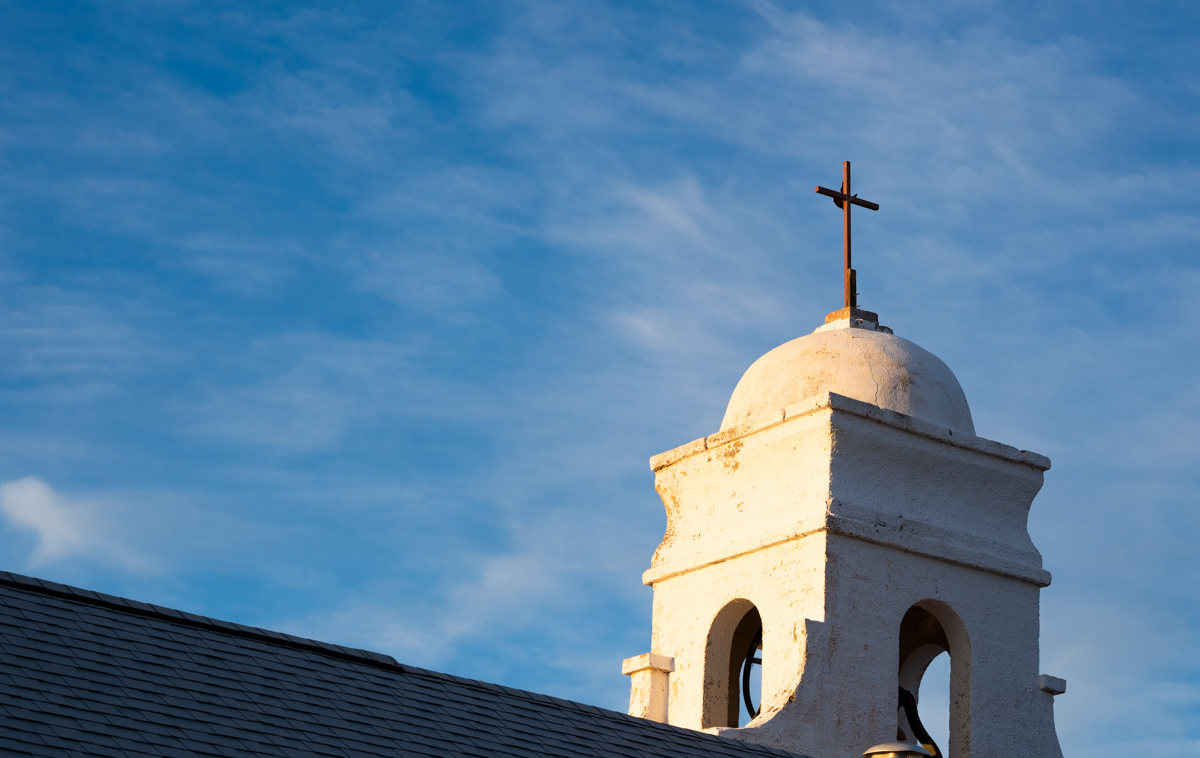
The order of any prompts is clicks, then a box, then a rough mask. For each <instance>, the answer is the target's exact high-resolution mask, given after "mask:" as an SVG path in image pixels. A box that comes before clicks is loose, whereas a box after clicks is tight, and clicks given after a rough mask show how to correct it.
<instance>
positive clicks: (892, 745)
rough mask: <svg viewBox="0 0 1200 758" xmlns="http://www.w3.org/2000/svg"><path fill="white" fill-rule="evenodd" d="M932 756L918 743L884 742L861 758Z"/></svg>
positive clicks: (916, 757) (921, 757) (925, 757)
mask: <svg viewBox="0 0 1200 758" xmlns="http://www.w3.org/2000/svg"><path fill="white" fill-rule="evenodd" d="M930 755H932V754H931V753H930V752H929V751H928V750H926V749H925V748H923V747H921V744H920V743H918V742H885V743H883V744H882V745H876V746H875V747H873V748H869V749H868V750H867V751H866V752H864V753H863V758H918V756H920V758H929V756H930Z"/></svg>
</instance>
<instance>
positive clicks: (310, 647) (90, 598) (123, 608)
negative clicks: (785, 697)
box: [0, 571, 800, 758]
mask: <svg viewBox="0 0 1200 758" xmlns="http://www.w3.org/2000/svg"><path fill="white" fill-rule="evenodd" d="M0 585H7V586H10V587H13V588H16V589H19V590H24V591H27V592H35V593H38V594H43V595H52V596H57V597H63V598H67V599H70V600H73V601H76V602H82V603H87V604H89V605H97V606H101V607H104V608H109V609H112V610H116V611H120V612H123V613H132V614H135V615H139V616H149V617H154V618H159V619H161V620H163V621H166V622H168V623H173V624H181V625H184V626H190V627H201V628H209V629H212V630H214V631H217V632H220V633H222V634H229V635H233V636H237V637H245V638H251V639H257V640H261V641H264V642H267V643H270V644H275V645H280V646H283V647H289V648H293V649H300V650H307V651H310V652H315V653H319V654H321V655H327V656H330V657H333V658H339V659H342V660H347V661H350V662H353V663H365V664H367V665H370V666H373V667H376V668H382V669H388V670H393V671H396V670H398V671H402V672H404V673H406V674H410V675H416V676H422V677H428V678H431V679H440V680H443V681H447V680H448V681H452V682H455V683H458V684H463V685H468V686H471V687H475V688H481V689H492V690H496V689H499V690H501V691H503V692H504V693H506V694H508V695H511V696H515V697H520V698H523V699H527V700H541V701H543V702H546V701H549V702H551V703H554V704H555V705H557V706H559V707H565V708H572V709H576V710H586V711H600V712H602V713H603V714H604V715H606V716H610V717H616V718H617V719H619V720H627V721H633V722H636V723H638V724H639V725H641V726H645V727H652V728H661V729H667V730H671V731H680V732H687V733H688V734H689V735H694V736H695V737H696V738H698V739H702V740H703V739H716V740H725V741H730V742H737V743H739V744H741V745H746V746H753V747H754V748H758V749H760V750H763V751H764V752H766V753H768V754H775V755H779V756H786V757H787V758H796V757H797V756H799V755H800V754H798V753H791V752H788V751H784V750H780V749H779V748H773V747H769V746H767V745H760V744H757V743H753V742H746V741H744V740H738V739H734V738H732V737H725V736H722V735H716V734H710V733H708V732H701V731H696V730H694V729H687V728H685V727H681V726H674V725H671V724H663V723H659V722H657V721H650V720H648V719H643V718H639V717H637V716H631V715H629V714H627V713H622V712H621V711H615V710H611V709H608V708H603V707H601V706H598V705H592V704H590V703H581V702H579V701H576V700H567V699H565V698H560V697H556V696H554V695H547V694H545V693H542V692H533V691H532V690H522V689H517V688H515V687H510V686H508V685H505V684H498V683H495V682H485V681H483V680H481V679H468V678H467V677H462V676H457V675H455V674H448V673H446V672H444V671H433V670H432V669H425V668H420V667H418V666H412V665H409V664H407V663H400V662H399V661H397V660H396V659H395V658H393V657H392V656H390V655H386V654H384V653H377V652H374V651H372V650H365V649H362V648H352V647H346V646H344V645H336V644H334V643H330V642H322V641H320V640H315V639H310V638H307V637H298V636H296V635H293V634H287V633H286V632H276V631H273V630H270V629H263V628H261V627H256V626H249V625H247V624H238V623H235V622H233V621H223V620H221V619H216V618H212V617H209V616H201V615H199V614H195V613H189V612H188V611H181V610H178V609H175V608H168V607H166V606H161V605H155V604H153V603H144V602H142V601H140V600H131V599H129V598H124V597H119V596H117V595H109V594H107V593H103V592H96V591H94V590H86V589H83V588H81V587H73V586H71V585H68V584H60V583H58V582H52V581H49V580H46V579H38V578H36V577H31V576H25V575H23V574H17V573H14V572H11V571H0Z"/></svg>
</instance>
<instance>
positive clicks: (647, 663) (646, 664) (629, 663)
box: [621, 653, 675, 676]
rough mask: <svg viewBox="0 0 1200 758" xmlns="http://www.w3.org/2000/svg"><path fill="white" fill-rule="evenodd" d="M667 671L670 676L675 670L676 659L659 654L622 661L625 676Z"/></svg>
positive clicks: (636, 656) (643, 655)
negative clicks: (647, 670)
mask: <svg viewBox="0 0 1200 758" xmlns="http://www.w3.org/2000/svg"><path fill="white" fill-rule="evenodd" d="M646 669H650V670H652V671H665V672H667V673H668V674H669V673H671V672H672V671H674V670H675V659H674V658H670V657H668V656H665V655H659V654H658V653H642V654H641V655H635V656H634V657H632V658H626V659H625V660H623V661H621V673H622V674H624V675H625V676H630V675H631V674H636V673H637V672H639V671H645V670H646Z"/></svg>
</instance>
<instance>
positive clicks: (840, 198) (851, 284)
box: [816, 161, 879, 308]
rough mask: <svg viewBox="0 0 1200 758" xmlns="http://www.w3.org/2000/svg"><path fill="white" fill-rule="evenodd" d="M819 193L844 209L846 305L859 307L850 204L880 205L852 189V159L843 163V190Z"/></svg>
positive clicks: (873, 208)
mask: <svg viewBox="0 0 1200 758" xmlns="http://www.w3.org/2000/svg"><path fill="white" fill-rule="evenodd" d="M816 191H817V194H818V195H825V196H827V197H831V198H833V204H834V205H836V206H837V207H839V208H841V209H842V288H843V290H844V298H845V307H846V308H857V307H858V272H856V271H855V270H854V265H853V263H854V261H853V259H852V257H851V246H850V206H852V205H859V206H862V207H863V208H866V209H867V210H872V211H877V210H879V205H878V204H876V203H872V202H871V201H870V200H861V199H859V197H858V196H857V195H855V194H853V193H852V192H851V191H850V161H844V162H843V163H842V189H841V191H840V192H839V191H837V190H831V189H826V188H825V187H817V190H816Z"/></svg>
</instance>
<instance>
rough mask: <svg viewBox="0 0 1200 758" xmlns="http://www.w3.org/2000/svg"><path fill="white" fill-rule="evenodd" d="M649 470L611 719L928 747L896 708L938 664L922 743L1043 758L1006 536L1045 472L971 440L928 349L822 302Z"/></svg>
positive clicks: (944, 374)
mask: <svg viewBox="0 0 1200 758" xmlns="http://www.w3.org/2000/svg"><path fill="white" fill-rule="evenodd" d="M650 466H651V468H652V469H653V470H654V472H655V487H656V489H657V490H658V493H659V495H660V496H661V497H662V501H663V504H664V505H665V507H666V511H667V529H666V534H665V536H664V537H663V540H662V544H660V545H659V547H658V549H657V550H656V551H655V553H654V557H653V560H652V561H651V566H650V569H649V570H648V571H646V572H645V574H644V575H643V581H644V582H645V583H646V584H648V585H650V586H651V587H652V588H653V589H654V608H653V632H652V642H651V653H649V654H647V655H643V656H639V657H638V658H632V659H630V660H629V661H626V666H625V670H626V673H628V674H630V675H631V676H632V677H633V682H632V683H633V687H632V690H631V693H632V694H631V703H630V712H631V713H633V714H634V715H639V716H644V717H647V718H656V719H658V720H665V721H667V722H669V723H671V724H675V725H678V726H683V727H688V728H692V729H703V730H707V731H715V732H717V733H720V734H722V735H724V736H728V737H734V738H737V739H743V740H748V741H752V742H758V743H762V744H767V745H771V746H774V747H779V748H784V749H787V750H791V751H795V752H799V753H804V754H806V755H809V756H813V758H858V756H860V755H862V753H863V751H864V750H866V749H868V748H870V747H871V746H873V745H877V744H879V743H885V742H891V741H893V740H896V739H897V738H899V737H900V736H901V735H903V736H904V737H905V738H907V741H910V742H924V741H925V739H928V738H927V737H925V738H924V739H922V735H923V732H924V730H923V729H921V728H920V725H919V723H917V718H916V713H915V712H916V710H917V708H916V706H917V703H916V696H917V695H918V694H919V685H920V681H921V677H922V676H923V675H924V673H925V669H926V667H927V666H928V665H929V663H930V662H931V661H932V660H933V659H934V658H936V657H937V656H938V655H940V654H941V653H942V652H948V653H949V655H950V666H951V673H950V679H951V681H950V703H951V706H950V738H949V744H948V745H941V746H938V748H939V749H938V750H935V749H933V746H932V745H931V744H930V745H927V746H926V747H927V749H929V750H930V752H933V753H935V754H936V753H938V752H940V753H941V754H943V755H949V756H950V757H951V758H971V756H976V758H991V757H992V756H1002V755H1020V756H1030V757H1038V758H1041V757H1044V758H1061V755H1062V753H1061V751H1060V749H1059V745H1058V738H1057V736H1056V734H1055V729H1054V715H1053V697H1054V695H1056V694H1060V693H1062V692H1063V691H1064V690H1065V686H1066V685H1065V682H1063V681H1062V680H1061V679H1057V678H1055V677H1049V676H1045V675H1041V676H1039V670H1038V666H1039V663H1038V635H1039V625H1040V623H1039V618H1038V613H1039V606H1038V603H1039V591H1040V589H1041V588H1042V587H1045V586H1047V585H1048V584H1049V583H1050V575H1049V573H1048V572H1046V571H1045V570H1044V569H1043V568H1042V559H1041V555H1040V554H1039V553H1038V551H1037V548H1036V547H1034V545H1033V542H1032V541H1031V540H1030V537H1029V533H1028V529H1027V518H1028V514H1029V508H1030V506H1031V504H1032V502H1033V499H1034V496H1035V495H1036V494H1037V492H1038V490H1040V489H1041V487H1042V477H1043V473H1044V472H1045V471H1046V470H1048V469H1049V468H1050V461H1049V460H1048V459H1047V458H1045V457H1044V456H1041V455H1038V454H1037V453H1031V452H1028V451H1023V450H1017V449H1016V448H1013V447H1009V446H1008V445H1004V444H1001V443H999V442H993V441H991V440H987V439H984V438H982V437H978V436H976V435H975V428H974V425H973V423H972V420H971V411H970V408H969V407H968V405H967V400H966V397H965V395H964V394H963V391H962V389H961V387H960V386H959V383H958V380H957V379H956V378H955V376H954V374H953V373H952V372H951V371H950V369H949V368H948V367H947V366H946V364H944V363H943V362H942V361H941V360H939V359H938V358H937V357H936V356H934V355H932V354H931V353H929V352H927V351H926V350H923V349H922V348H920V347H918V346H917V345H915V344H913V343H912V342H909V341H907V340H905V339H902V338H900V337H897V336H895V335H894V334H893V333H892V331H891V330H890V329H888V328H887V327H883V326H880V325H879V319H878V316H876V315H875V314H873V313H871V312H869V311H864V310H860V309H858V308H857V307H847V308H844V309H843V310H841V311H837V312H835V313H831V314H830V315H829V316H828V317H827V319H826V323H825V324H824V325H823V326H821V327H820V328H818V329H816V330H815V331H814V332H813V333H812V334H809V335H807V336H805V337H801V338H799V339H796V340H793V341H791V342H788V343H787V344H784V345H782V346H780V347H778V348H776V349H774V350H772V351H771V352H769V353H767V354H766V355H764V356H763V357H762V358H760V359H759V360H758V361H756V362H755V363H754V364H753V365H752V366H751V367H750V368H749V369H748V370H747V371H746V373H745V375H744V376H743V377H742V379H741V381H740V382H738V385H737V388H736V389H735V390H734V392H733V396H732V398H731V399H730V401H729V406H728V409H727V410H726V413H725V417H724V420H723V421H722V423H721V428H720V430H719V431H717V432H716V433H715V434H712V435H710V436H708V437H705V438H702V439H698V440H695V441H693V442H689V443H688V444H686V445H683V446H681V447H678V448H676V449H674V450H670V451H668V452H665V453H662V454H661V455H657V456H655V457H654V458H652V459H651V461H650ZM747 659H749V662H747ZM755 659H759V660H761V692H752V691H750V690H752V689H754V688H753V687H750V686H747V685H748V684H749V679H748V676H747V674H748V673H749V671H750V669H751V668H752V667H753V666H755V665H757V664H755V663H754V661H755ZM905 693H908V695H910V696H911V697H910V702H908V704H907V705H908V708H907V709H903V708H901V706H902V705H903V704H904V698H905ZM747 705H748V707H749V708H750V709H751V710H755V709H756V710H757V711H758V712H757V715H756V716H754V718H753V719H752V720H750V721H749V723H748V724H746V725H745V726H743V727H741V728H738V723H739V714H740V713H741V712H742V709H743V708H746V707H747ZM898 730H899V732H898Z"/></svg>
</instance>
